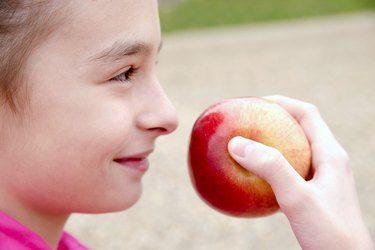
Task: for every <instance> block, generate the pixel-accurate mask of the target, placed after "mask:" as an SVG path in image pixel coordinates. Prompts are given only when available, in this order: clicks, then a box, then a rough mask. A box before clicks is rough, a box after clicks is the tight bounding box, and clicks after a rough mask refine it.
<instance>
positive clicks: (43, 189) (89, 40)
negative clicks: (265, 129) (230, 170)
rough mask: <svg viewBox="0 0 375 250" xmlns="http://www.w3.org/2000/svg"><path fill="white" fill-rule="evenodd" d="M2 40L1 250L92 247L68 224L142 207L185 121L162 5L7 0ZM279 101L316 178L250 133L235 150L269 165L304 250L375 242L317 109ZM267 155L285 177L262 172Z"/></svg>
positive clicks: (0, 7)
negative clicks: (169, 61)
mask: <svg viewBox="0 0 375 250" xmlns="http://www.w3.org/2000/svg"><path fill="white" fill-rule="evenodd" d="M0 36H1V37H0V46H1V47H0V55H1V59H2V60H1V62H0V76H1V82H0V103H1V106H0V115H1V120H0V138H1V141H0V196H1V199H0V211H1V213H0V249H17V250H18V249H51V248H52V249H87V248H86V247H85V246H83V245H82V244H80V243H79V242H78V241H77V240H75V239H74V238H73V237H72V236H70V235H69V234H67V233H66V232H64V231H63V227H64V225H65V223H66V221H67V220H68V218H69V216H70V215H71V214H72V213H75V212H80V213H102V212H112V211H121V210H125V209H127V208H129V207H130V206H132V205H133V204H134V203H135V202H136V201H137V200H138V198H139V197H140V195H141V189H142V188H141V178H142V176H143V175H144V174H145V172H146V171H147V168H148V160H147V157H148V156H149V155H150V154H151V153H152V151H153V149H154V143H155V140H156V138H157V137H158V136H161V135H166V134H168V133H171V132H172V131H173V130H174V129H175V128H176V127H177V118H176V113H175V110H174V108H173V106H172V105H171V104H170V102H169V100H168V99H167V97H166V96H165V94H164V92H163V90H162V89H161V87H160V85H159V82H158V80H157V79H156V76H155V65H154V64H155V60H156V56H157V53H158V51H159V49H160V46H161V37H160V27H159V20H158V13H157V1H156V0H113V1H104V0H97V1H89V0H81V1H69V0H67V1H58V0H3V1H1V2H0ZM269 98H270V99H273V100H275V101H277V102H278V103H280V104H281V105H282V106H284V107H285V108H286V109H287V110H288V111H289V112H290V113H291V114H292V115H294V116H295V117H296V118H297V120H299V121H300V122H301V125H302V126H303V127H304V129H305V131H306V134H307V136H308V138H309V140H310V142H311V143H312V147H313V155H314V166H315V171H316V173H315V176H314V178H313V179H312V181H309V182H305V181H303V180H301V179H300V178H299V177H298V176H296V175H295V173H294V172H293V170H291V168H290V167H289V168H288V167H286V168H285V169H284V168H281V166H288V164H287V163H286V162H285V160H283V158H282V157H280V156H279V155H278V154H274V153H272V152H274V151H273V150H269V149H268V148H267V147H265V146H263V145H259V144H256V143H250V142H249V141H247V140H243V139H241V138H235V139H233V140H232V141H231V143H230V145H229V149H230V152H231V153H232V155H233V157H234V158H235V159H236V160H237V161H238V162H239V163H241V164H242V165H243V166H244V167H247V166H248V164H247V162H248V161H250V160H251V161H254V160H255V161H257V162H259V169H251V171H254V172H256V173H257V174H259V175H260V176H263V177H264V178H265V179H267V180H268V181H269V182H270V183H271V185H272V186H273V188H274V190H275V193H276V195H277V198H278V201H279V203H280V206H281V209H282V211H283V212H284V213H285V214H286V216H287V217H288V219H289V220H290V223H291V226H292V228H293V230H294V232H295V235H296V237H297V238H298V240H299V242H300V244H301V246H302V247H304V248H306V249H321V248H322V247H324V249H353V248H355V249H370V248H371V246H372V245H371V244H372V243H371V239H370V237H369V234H368V232H367V229H366V228H365V226H364V223H363V221H362V218H361V214H360V211H359V208H358V207H359V206H358V201H357V198H356V195H355V188H354V184H353V179H352V177H351V174H350V172H349V171H348V169H347V160H346V156H345V153H344V151H343V150H342V149H341V147H340V146H339V145H338V144H337V142H336V141H335V140H334V138H333V136H332V135H331V134H330V132H329V130H328V128H327V127H326V126H325V124H324V122H323V121H322V120H321V118H320V117H319V115H318V112H317V111H316V110H315V109H311V108H310V107H311V106H310V105H308V104H305V103H302V102H299V101H295V100H291V99H287V98H284V97H269ZM310 110H313V111H312V112H308V111H310ZM268 153H272V154H271V156H269V157H268V159H271V160H274V161H275V162H276V163H277V164H275V165H273V166H274V167H280V168H277V169H279V171H276V172H277V175H275V174H270V173H269V172H268V171H267V170H266V169H263V168H262V166H265V165H266V164H267V165H268V164H269V163H270V161H265V160H264V159H263V156H262V155H264V154H268ZM249 169H250V168H249ZM277 169H276V170H277ZM282 179H284V180H285V179H287V180H288V184H289V185H288V186H285V185H283V183H282V182H280V180H282ZM326 184H332V185H330V186H329V185H326ZM332 197H335V199H332ZM336 197H339V198H340V197H342V199H338V198H336ZM305 199H309V201H310V202H309V203H310V204H312V205H310V207H307V206H304V204H305V203H304V201H305ZM311 235H313V238H312V237H311ZM327 235H328V236H329V238H327ZM349 235H350V237H349ZM352 246H355V247H352Z"/></svg>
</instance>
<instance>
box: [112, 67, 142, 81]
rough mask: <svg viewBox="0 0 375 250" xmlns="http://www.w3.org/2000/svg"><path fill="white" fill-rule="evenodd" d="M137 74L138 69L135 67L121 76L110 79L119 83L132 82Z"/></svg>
mask: <svg viewBox="0 0 375 250" xmlns="http://www.w3.org/2000/svg"><path fill="white" fill-rule="evenodd" d="M136 72H137V69H136V68H134V67H130V68H128V69H127V70H125V71H124V72H122V73H121V74H118V75H117V76H115V77H113V78H111V79H110V81H117V82H129V81H131V80H132V77H133V76H134V74H135V73H136Z"/></svg>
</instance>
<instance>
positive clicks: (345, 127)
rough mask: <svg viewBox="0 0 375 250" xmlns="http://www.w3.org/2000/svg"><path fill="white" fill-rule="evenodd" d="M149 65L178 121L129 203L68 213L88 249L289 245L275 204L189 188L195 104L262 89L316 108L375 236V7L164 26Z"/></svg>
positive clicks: (241, 249) (223, 249) (222, 249)
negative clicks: (214, 199)
mask: <svg viewBox="0 0 375 250" xmlns="http://www.w3.org/2000/svg"><path fill="white" fill-rule="evenodd" d="M158 70H159V75H160V80H161V81H162V82H163V85H164V86H165V89H166V91H167V93H168V94H169V96H170V98H171V99H172V101H173V102H174V104H175V106H176V108H177V109H178V112H179V115H180V127H179V129H178V130H177V131H176V132H175V133H174V134H173V135H171V136H169V137H166V138H161V139H160V140H159V141H158V149H157V151H156V152H155V153H154V154H153V156H152V159H151V162H152V163H153V164H152V166H151V169H150V171H149V173H147V175H146V176H145V178H144V195H143V196H142V198H141V200H140V201H139V202H138V203H137V204H136V205H135V206H134V207H133V208H131V209H130V210H128V211H126V212H122V213H115V214H106V215H96V216H92V215H91V216H90V215H76V216H74V217H73V218H72V220H71V221H70V223H69V224H68V230H70V231H71V232H72V233H73V234H75V235H76V236H77V237H79V238H80V239H81V240H82V241H83V242H85V243H86V244H87V245H89V246H91V247H92V248H93V249H132V250H228V249H233V250H245V249H262V250H263V249H264V250H268V249H279V250H283V249H285V250H293V249H299V246H298V244H297V242H296V240H295V239H294V237H293V234H292V232H291V230H290V228H289V225H288V222H287V220H286V219H285V217H284V216H283V215H282V214H281V213H277V214H275V215H272V216H269V217H265V218H258V219H236V218H231V217H227V216H224V215H221V214H219V213H217V212H215V211H213V210H211V209H210V208H208V207H207V206H206V205H205V204H204V203H203V202H202V201H201V200H200V199H199V198H198V197H197V195H196V194H195V192H194V190H193V189H192V187H191V185H190V180H189V178H188V174H187V167H186V151H187V144H188V138H189V133H190V129H191V127H192V124H193V122H194V120H195V118H196V117H197V116H198V115H199V114H200V112H201V111H202V110H203V109H204V108H206V107H207V106H209V105H210V104H212V103H214V102H217V101H219V100H221V99H224V98H229V97H234V96H244V95H269V94H283V95H287V96H291V97H296V98H299V99H303V100H306V101H309V102H312V103H314V104H316V105H317V106H318V107H319V108H320V109H321V112H322V115H323V116H324V118H325V119H326V121H327V122H328V124H329V125H330V126H331V128H332V129H333V131H334V133H335V134H336V136H337V138H338V140H339V141H340V142H341V143H342V144H343V145H344V147H345V148H346V149H347V150H348V152H349V154H350V156H351V167H352V169H353V171H354V174H355V178H356V180H357V187H358V192H359V198H360V202H361V205H362V210H363V212H364V216H365V220H366V223H367V225H368V227H369V228H370V230H371V233H372V236H373V237H374V238H375V201H374V193H375V181H374V179H375V167H374V163H375V133H374V132H373V129H374V128H375V98H374V97H375V13H361V14H356V15H345V16H335V17H328V18H319V19H306V20H300V21H290V22H282V23H274V24H259V25H255V26H241V27H234V28H225V29H213V30H203V31H196V32H188V33H180V34H173V35H168V36H166V37H165V38H164V46H163V50H162V52H161V54H160V63H159V66H158ZM312 237H313V236H312Z"/></svg>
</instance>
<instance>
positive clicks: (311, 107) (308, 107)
mask: <svg viewBox="0 0 375 250" xmlns="http://www.w3.org/2000/svg"><path fill="white" fill-rule="evenodd" d="M305 105H306V106H305V109H306V112H309V113H319V108H318V107H317V106H316V105H314V104H312V103H307V102H306V103H305Z"/></svg>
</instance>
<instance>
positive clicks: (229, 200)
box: [188, 97, 311, 217]
mask: <svg viewBox="0 0 375 250" xmlns="http://www.w3.org/2000/svg"><path fill="white" fill-rule="evenodd" d="M235 136H243V137H246V138H249V139H252V140H255V141H257V142H260V143H263V144H265V145H268V146H271V147H274V148H276V149H278V150H279V151H280V152H281V153H282V154H283V156H284V157H285V158H286V159H287V160H288V162H289V163H290V164H291V165H292V166H293V167H294V168H295V170H296V171H297V172H298V173H299V174H300V175H301V176H302V177H303V178H305V179H306V178H307V177H308V175H309V171H310V169H311V168H310V166H311V149H310V145H309V142H308V140H307V138H306V136H305V134H304V131H303V129H302V128H301V126H300V125H299V124H298V123H297V121H296V120H295V119H294V118H293V117H292V116H291V115H290V114H289V113H288V112H287V111H285V110H284V109H283V108H282V107H280V106H279V105H278V104H276V103H273V102H271V101H268V100H266V99H263V98H260V97H243V98H234V99H228V100H224V101H221V102H219V103H217V104H214V105H212V106H211V107H209V108H208V109H206V110H205V111H204V112H203V113H202V114H201V115H200V116H199V117H198V119H197V121H196V122H195V124H194V126H193V129H192V132H191V138H190V145H189V152H188V168H189V174H190V178H191V181H192V184H193V186H194V188H195V190H196V191H197V193H198V194H199V195H200V197H201V198H202V199H203V200H204V201H205V202H206V203H207V204H208V205H209V206H211V207H212V208H214V209H216V210H217V211H219V212H221V213H224V214H227V215H231V216H236V217H260V216H266V215H269V214H272V213H274V212H276V211H278V210H279V205H278V203H277V201H276V198H275V195H274V193H273V191H272V188H271V186H270V185H269V184H268V183H267V182H266V181H265V180H264V179H261V178H260V177H258V176H256V175H254V174H252V173H251V172H249V171H248V170H246V169H244V168H243V167H242V166H240V165H239V164H238V163H237V162H236V161H235V160H234V159H233V158H232V157H231V156H230V155H229V152H228V149H227V145H228V143H229V141H230V140H231V139H232V138H233V137H235Z"/></svg>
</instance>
